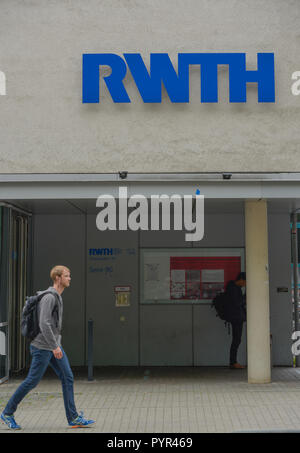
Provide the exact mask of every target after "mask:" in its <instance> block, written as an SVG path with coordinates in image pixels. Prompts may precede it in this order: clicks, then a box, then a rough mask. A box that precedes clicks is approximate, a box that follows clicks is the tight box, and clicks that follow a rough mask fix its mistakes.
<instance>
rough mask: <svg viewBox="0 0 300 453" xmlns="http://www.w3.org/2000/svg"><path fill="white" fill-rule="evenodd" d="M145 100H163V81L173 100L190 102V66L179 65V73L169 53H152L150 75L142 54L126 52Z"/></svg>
mask: <svg viewBox="0 0 300 453" xmlns="http://www.w3.org/2000/svg"><path fill="white" fill-rule="evenodd" d="M124 57H125V60H126V62H127V65H128V67H129V69H130V71H131V74H132V77H133V78H134V80H135V83H136V85H137V87H138V90H139V92H140V94H141V96H142V98H143V101H144V102H149V103H150V102H161V89H162V82H163V83H164V86H165V88H166V90H167V93H168V95H169V98H170V100H171V102H189V73H188V67H187V66H184V67H181V66H180V65H178V75H177V73H176V71H175V69H174V67H173V65H172V62H171V60H170V58H169V56H168V54H167V53H155V54H150V75H149V73H148V70H147V68H146V66H145V64H144V62H143V59H142V57H141V55H140V54H138V53H136V54H134V53H133V54H129V53H125V54H124Z"/></svg>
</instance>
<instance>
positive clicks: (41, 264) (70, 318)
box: [33, 215, 85, 365]
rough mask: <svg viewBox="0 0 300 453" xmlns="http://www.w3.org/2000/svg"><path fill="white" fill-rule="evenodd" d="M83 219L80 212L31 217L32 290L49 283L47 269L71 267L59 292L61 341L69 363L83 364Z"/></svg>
mask: <svg viewBox="0 0 300 453" xmlns="http://www.w3.org/2000/svg"><path fill="white" fill-rule="evenodd" d="M84 243H85V218H84V216H83V215H36V216H34V279H33V290H34V291H37V290H42V289H45V288H48V286H50V285H52V281H51V279H50V270H51V268H52V267H53V266H55V265H57V264H63V265H65V266H67V267H69V268H70V270H71V278H72V280H71V286H70V288H68V289H66V290H65V291H64V292H63V294H62V297H63V301H64V315H63V331H62V344H63V347H64V348H65V350H66V352H67V354H68V358H69V360H70V363H71V364H72V365H83V363H84V353H85V338H84V332H85V250H84Z"/></svg>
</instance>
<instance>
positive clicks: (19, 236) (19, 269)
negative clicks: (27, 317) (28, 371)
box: [0, 207, 30, 383]
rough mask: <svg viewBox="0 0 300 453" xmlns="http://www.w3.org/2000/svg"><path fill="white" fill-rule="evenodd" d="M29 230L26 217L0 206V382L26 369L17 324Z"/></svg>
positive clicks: (25, 283)
mask: <svg viewBox="0 0 300 453" xmlns="http://www.w3.org/2000/svg"><path fill="white" fill-rule="evenodd" d="M29 229H30V219H29V216H27V215H26V214H25V213H23V212H19V211H18V210H15V209H13V208H10V207H9V208H8V207H0V383H2V382H4V381H5V380H7V379H8V376H9V373H10V371H13V372H18V371H21V370H22V369H23V368H24V367H25V366H26V343H25V339H24V338H23V337H22V336H21V332H20V323H21V314H22V310H23V306H24V303H25V299H26V295H27V294H28V291H29V290H28V287H29V285H28V282H29V279H28V276H29V273H28V258H29V245H30V244H29Z"/></svg>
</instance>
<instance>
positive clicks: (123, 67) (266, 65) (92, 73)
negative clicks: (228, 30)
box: [82, 53, 275, 104]
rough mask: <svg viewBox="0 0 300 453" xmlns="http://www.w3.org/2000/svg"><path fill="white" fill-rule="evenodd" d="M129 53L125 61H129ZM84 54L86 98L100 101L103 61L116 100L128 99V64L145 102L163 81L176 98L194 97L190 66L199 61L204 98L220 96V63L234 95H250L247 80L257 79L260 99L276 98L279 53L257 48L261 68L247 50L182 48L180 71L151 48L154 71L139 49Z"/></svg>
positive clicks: (237, 98) (157, 95)
mask: <svg viewBox="0 0 300 453" xmlns="http://www.w3.org/2000/svg"><path fill="white" fill-rule="evenodd" d="M124 59H125V61H124ZM124 59H123V58H122V57H120V56H118V55H116V54H111V53H107V54H106V53H100V54H83V62H82V102H83V103H85V104H87V103H93V104H94V103H98V102H99V101H100V92H99V77H100V74H101V72H100V71H101V70H100V68H101V66H109V67H110V68H111V74H110V75H109V76H106V77H104V81H105V83H106V86H107V88H108V91H109V92H110V95H111V97H112V99H113V101H114V102H116V103H129V102H131V101H130V98H129V96H128V94H127V91H126V89H125V87H124V84H123V80H124V78H125V76H126V72H127V67H128V68H129V70H130V72H131V74H132V77H133V79H134V81H135V84H136V86H137V88H138V90H139V92H140V95H141V97H142V99H143V101H144V102H145V103H158V102H161V89H162V83H163V84H164V86H165V89H166V91H167V93H168V96H169V98H170V100H171V102H175V103H179V102H182V103H184V102H185V103H186V102H189V66H190V65H200V66H201V72H200V74H201V75H200V79H201V102H213V103H215V102H218V65H228V67H229V101H230V102H246V101H247V83H248V82H255V83H257V88H258V102H275V77H274V53H258V54H257V70H255V71H249V70H246V54H245V53H180V54H178V72H176V70H175V69H174V66H173V64H172V62H171V60H170V57H169V55H168V54H166V53H152V54H150V73H149V71H148V69H147V67H146V65H145V63H144V61H143V59H142V57H141V55H140V54H138V53H125V54H124Z"/></svg>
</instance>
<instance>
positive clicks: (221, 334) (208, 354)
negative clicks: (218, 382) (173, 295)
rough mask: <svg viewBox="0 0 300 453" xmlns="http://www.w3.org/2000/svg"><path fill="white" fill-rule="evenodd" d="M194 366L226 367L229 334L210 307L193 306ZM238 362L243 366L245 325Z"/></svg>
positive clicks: (245, 356) (229, 341) (244, 360)
mask: <svg viewBox="0 0 300 453" xmlns="http://www.w3.org/2000/svg"><path fill="white" fill-rule="evenodd" d="M193 319H194V324H193V329H194V365H195V366H228V365H229V351H230V345H231V339H232V336H231V334H230V335H229V334H228V330H227V328H225V325H224V322H223V321H221V320H220V318H217V317H216V312H215V310H214V309H212V308H211V306H210V305H201V306H194V316H193ZM238 361H239V363H241V364H243V365H245V364H246V361H247V353H246V324H244V328H243V336H242V342H241V345H240V347H239V350H238Z"/></svg>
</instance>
